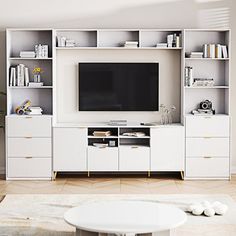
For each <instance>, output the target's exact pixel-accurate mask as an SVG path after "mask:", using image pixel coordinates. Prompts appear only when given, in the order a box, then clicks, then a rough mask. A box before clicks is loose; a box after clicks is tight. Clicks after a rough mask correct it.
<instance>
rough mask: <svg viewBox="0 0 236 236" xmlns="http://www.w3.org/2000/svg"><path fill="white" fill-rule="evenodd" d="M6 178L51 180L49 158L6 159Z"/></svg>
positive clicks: (50, 161)
mask: <svg viewBox="0 0 236 236" xmlns="http://www.w3.org/2000/svg"><path fill="white" fill-rule="evenodd" d="M7 162H8V166H7V168H8V173H7V177H8V178H51V173H52V159H51V158H8V160H7Z"/></svg>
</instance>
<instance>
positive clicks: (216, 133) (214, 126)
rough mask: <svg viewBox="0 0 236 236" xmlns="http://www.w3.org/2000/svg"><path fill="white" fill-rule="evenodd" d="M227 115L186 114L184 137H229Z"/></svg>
mask: <svg viewBox="0 0 236 236" xmlns="http://www.w3.org/2000/svg"><path fill="white" fill-rule="evenodd" d="M229 129H230V125H229V117H228V116H187V117H186V137H229Z"/></svg>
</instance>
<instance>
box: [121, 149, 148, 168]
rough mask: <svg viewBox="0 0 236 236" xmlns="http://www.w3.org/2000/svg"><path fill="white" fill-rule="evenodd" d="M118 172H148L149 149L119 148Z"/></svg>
mask: <svg viewBox="0 0 236 236" xmlns="http://www.w3.org/2000/svg"><path fill="white" fill-rule="evenodd" d="M119 154H120V155H119V170H120V171H149V170H150V148H149V147H140V146H120V148H119Z"/></svg>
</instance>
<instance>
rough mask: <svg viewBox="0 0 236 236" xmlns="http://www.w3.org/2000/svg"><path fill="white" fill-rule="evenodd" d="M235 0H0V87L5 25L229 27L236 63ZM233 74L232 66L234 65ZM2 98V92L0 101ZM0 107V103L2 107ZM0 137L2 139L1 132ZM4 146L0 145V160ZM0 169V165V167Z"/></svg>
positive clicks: (235, 111) (235, 88)
mask: <svg viewBox="0 0 236 236" xmlns="http://www.w3.org/2000/svg"><path fill="white" fill-rule="evenodd" d="M235 10H236V1H235V0H119V1H111V0H70V1H64V0H41V1H40V2H39V1H36V0H21V1H16V0H7V1H6V0H0V29H1V32H0V90H4V89H5V39H4V37H5V35H4V29H5V28H6V27H53V28H57V27H58V28H64V27H65V28H67V27H68V28H214V27H215V28H219V27H230V28H231V29H232V65H235V64H236V15H235V14H234V13H235ZM231 75H232V78H234V77H236V68H235V67H234V66H232V73H231ZM231 94H232V97H231V98H232V99H231V107H232V117H233V132H232V133H233V145H232V146H233V164H234V166H235V167H236V125H235V122H234V120H235V119H236V106H235V105H234V104H233V101H236V80H233V79H232V89H231ZM4 103H5V101H4V99H3V98H2V97H1V98H0V107H1V106H2V105H4ZM0 109H1V108H0ZM0 139H1V140H0V141H1V142H3V135H2V132H1V133H0ZM3 160H4V150H3V145H2V144H1V145H0V166H3V163H4V162H3ZM0 169H1V168H0Z"/></svg>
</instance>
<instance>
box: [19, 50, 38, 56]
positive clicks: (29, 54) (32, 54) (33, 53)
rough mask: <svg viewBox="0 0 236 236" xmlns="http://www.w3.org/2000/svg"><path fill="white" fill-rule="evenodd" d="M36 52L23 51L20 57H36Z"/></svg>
mask: <svg viewBox="0 0 236 236" xmlns="http://www.w3.org/2000/svg"><path fill="white" fill-rule="evenodd" d="M35 56H36V54H35V52H34V51H21V52H20V58H35Z"/></svg>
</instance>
